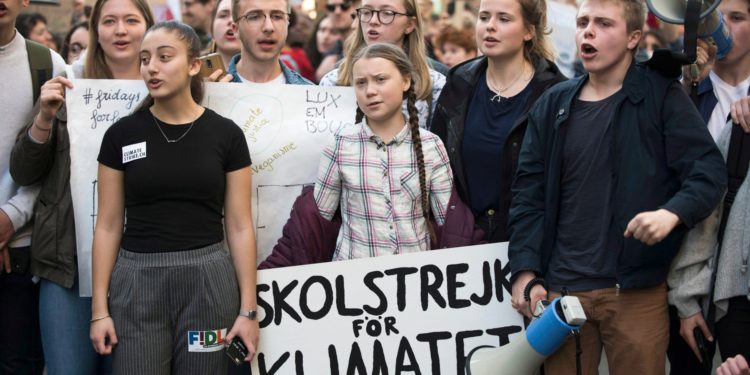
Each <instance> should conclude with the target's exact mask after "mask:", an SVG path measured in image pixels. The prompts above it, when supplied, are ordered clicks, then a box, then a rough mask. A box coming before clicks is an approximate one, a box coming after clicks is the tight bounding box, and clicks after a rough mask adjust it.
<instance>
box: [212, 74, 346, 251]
mask: <svg viewBox="0 0 750 375" xmlns="http://www.w3.org/2000/svg"><path fill="white" fill-rule="evenodd" d="M204 105H205V106H206V107H208V108H211V109H213V110H214V111H216V112H217V113H219V114H220V115H222V116H225V117H228V118H230V119H232V120H234V122H235V123H237V124H238V125H239V126H240V127H241V128H242V129H243V131H244V132H245V136H246V137H247V145H248V147H249V148H250V157H251V158H252V160H253V166H252V170H253V213H254V217H253V220H254V224H255V236H256V240H257V244H258V261H259V262H260V261H262V260H263V259H265V258H266V257H267V256H268V254H270V253H271V249H272V248H273V246H274V245H275V244H276V241H278V239H279V237H280V236H281V229H282V227H283V226H284V224H285V223H286V221H287V219H289V212H290V211H291V209H292V205H293V204H294V200H295V199H296V198H297V196H299V194H300V193H301V192H302V188H303V187H304V186H306V185H311V184H314V183H315V179H316V178H317V173H318V164H319V161H320V155H321V154H322V153H323V148H324V147H325V146H326V145H328V144H329V143H330V142H331V140H332V138H333V134H335V133H336V131H338V130H339V129H341V128H344V127H347V126H353V123H354V116H355V113H356V108H357V107H356V102H355V98H354V93H353V90H352V89H351V88H350V87H319V86H300V85H278V86H274V87H271V88H268V87H263V88H262V89H260V88H258V87H257V86H255V85H247V84H243V85H240V84H232V83H211V84H207V85H206V100H205V102H204ZM313 129H314V130H313Z"/></svg>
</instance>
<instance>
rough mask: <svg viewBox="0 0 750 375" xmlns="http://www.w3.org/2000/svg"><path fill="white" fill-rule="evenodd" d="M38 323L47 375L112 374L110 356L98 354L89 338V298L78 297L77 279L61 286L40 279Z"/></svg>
mask: <svg viewBox="0 0 750 375" xmlns="http://www.w3.org/2000/svg"><path fill="white" fill-rule="evenodd" d="M40 284H41V287H40V291H39V323H40V327H41V331H42V346H43V347H44V359H45V360H46V361H47V374H48V375H68V374H72V375H77V374H97V375H105V374H106V375H108V374H111V373H112V358H111V357H109V356H106V357H105V356H100V355H98V354H96V352H95V351H94V347H93V345H92V344H91V340H90V339H89V320H90V319H91V298H90V297H79V296H78V279H77V278H76V281H75V283H74V284H73V287H72V288H70V289H68V288H63V287H62V286H60V285H57V284H55V283H53V282H51V281H49V280H45V279H42V281H41V283H40Z"/></svg>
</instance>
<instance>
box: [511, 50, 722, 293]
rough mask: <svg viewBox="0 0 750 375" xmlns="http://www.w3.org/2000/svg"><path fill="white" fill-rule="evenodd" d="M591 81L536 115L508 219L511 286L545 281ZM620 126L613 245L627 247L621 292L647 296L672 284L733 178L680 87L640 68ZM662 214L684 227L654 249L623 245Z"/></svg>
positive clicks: (579, 81)
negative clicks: (574, 118)
mask: <svg viewBox="0 0 750 375" xmlns="http://www.w3.org/2000/svg"><path fill="white" fill-rule="evenodd" d="M587 79H588V75H584V76H581V77H577V78H575V79H573V80H570V81H568V82H565V83H562V84H560V85H557V86H555V87H553V88H551V89H550V90H549V91H547V93H545V94H544V96H542V98H540V99H539V101H537V104H536V106H535V107H534V108H533V109H532V110H531V112H530V114H529V124H528V128H527V131H526V137H525V138H524V140H523V145H522V148H521V154H520V160H519V164H518V173H517V175H516V180H515V182H514V184H513V202H512V205H511V209H510V227H511V238H510V245H509V249H508V255H509V258H510V266H511V272H512V279H514V278H515V276H516V275H517V274H518V272H520V271H526V270H530V271H534V272H536V273H538V274H540V275H542V276H543V275H544V274H545V273H546V272H547V266H548V263H549V259H550V256H551V255H552V251H553V249H554V243H555V237H556V229H557V218H558V215H564V214H565V213H564V212H558V209H559V200H560V196H559V194H560V177H561V165H562V149H563V144H564V142H565V134H566V129H567V127H568V122H567V120H568V116H569V115H570V106H571V102H572V101H573V99H574V98H575V97H577V96H578V93H579V91H580V90H581V87H582V86H583V84H584V83H585V82H586V80H587ZM622 91H623V93H624V95H622V99H621V100H620V101H619V102H618V103H617V109H616V110H615V111H616V112H615V116H614V119H613V123H612V124H611V125H610V126H611V129H612V130H613V137H612V145H611V147H610V150H611V152H612V167H611V171H612V176H613V185H614V186H613V188H612V189H613V195H612V197H613V198H612V200H611V202H610V204H611V205H612V207H611V210H612V213H613V217H612V221H611V223H610V225H609V236H612V237H611V238H619V239H620V240H621V241H622V243H621V246H620V248H621V252H620V254H619V255H618V261H617V274H616V279H617V283H618V285H619V286H620V287H622V288H645V287H652V286H656V285H659V284H660V283H662V282H664V280H665V279H666V276H667V273H668V271H669V266H670V263H671V262H672V258H673V257H674V256H675V254H676V253H677V251H678V250H679V247H680V244H681V242H682V238H683V236H684V234H685V232H686V230H687V229H688V228H690V227H693V226H694V225H695V224H696V223H698V222H700V221H701V220H702V219H703V218H705V217H707V216H708V215H709V214H710V213H711V212H712V210H713V209H714V208H715V207H716V205H717V204H718V203H719V200H720V199H721V197H722V194H723V193H724V189H725V186H726V175H727V172H726V168H725V165H724V160H723V159H722V156H721V154H720V153H719V150H718V149H717V148H716V145H715V144H714V141H713V139H712V138H711V135H710V134H709V133H708V130H707V129H706V125H705V124H704V123H703V120H702V119H701V116H700V115H699V114H698V111H697V110H696V109H695V106H694V105H693V103H692V102H691V101H690V99H689V98H688V96H687V94H685V92H684V91H683V89H682V87H680V84H679V82H677V80H676V79H670V78H667V77H665V76H662V75H660V74H658V73H657V72H656V71H654V70H651V69H650V68H647V67H646V66H644V65H641V64H635V63H634V64H632V65H631V66H630V68H629V69H628V72H627V74H626V76H625V80H624V82H623V86H622ZM659 208H664V209H667V210H669V211H670V212H672V213H674V214H676V215H677V216H678V217H679V218H680V220H681V222H682V224H681V225H678V226H677V227H676V228H675V229H674V230H673V231H672V232H671V233H670V234H669V235H668V236H667V237H666V238H664V239H663V240H662V241H661V242H659V243H657V244H655V245H653V246H647V245H645V244H643V243H641V242H640V241H638V240H635V239H633V238H632V237H631V238H627V239H626V238H624V236H623V233H624V232H625V228H626V227H627V224H628V222H629V221H630V220H631V219H632V218H633V217H634V216H635V215H636V214H638V213H641V212H644V211H653V210H656V209H659Z"/></svg>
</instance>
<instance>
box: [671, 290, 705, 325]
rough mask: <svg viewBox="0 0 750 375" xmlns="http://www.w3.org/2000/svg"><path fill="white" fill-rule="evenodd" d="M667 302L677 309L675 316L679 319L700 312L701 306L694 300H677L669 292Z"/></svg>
mask: <svg viewBox="0 0 750 375" xmlns="http://www.w3.org/2000/svg"><path fill="white" fill-rule="evenodd" d="M669 302H670V303H671V304H672V305H674V307H676V308H677V315H679V316H680V319H685V318H688V317H690V316H693V315H695V314H697V313H699V312H701V306H700V305H699V304H698V301H697V300H696V299H695V298H689V297H688V298H684V299H683V298H678V297H677V296H675V295H674V294H673V293H671V292H670V293H669Z"/></svg>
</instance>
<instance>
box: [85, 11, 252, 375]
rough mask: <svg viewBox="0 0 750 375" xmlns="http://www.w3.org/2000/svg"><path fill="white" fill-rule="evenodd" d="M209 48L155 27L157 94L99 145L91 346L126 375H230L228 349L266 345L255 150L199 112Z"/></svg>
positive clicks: (152, 71)
mask: <svg viewBox="0 0 750 375" xmlns="http://www.w3.org/2000/svg"><path fill="white" fill-rule="evenodd" d="M200 48H201V45H200V39H199V38H198V35H197V34H196V33H195V31H194V30H193V29H192V28H191V27H189V26H187V25H185V24H183V23H180V22H176V21H169V22H162V23H159V24H156V25H154V26H153V27H151V28H150V29H149V31H148V32H147V33H146V36H145V37H144V38H143V43H142V44H141V50H140V59H141V68H140V71H141V75H142V77H143V81H144V82H145V83H146V86H147V87H148V91H149V96H148V97H147V98H146V100H145V101H144V103H143V104H142V105H141V107H140V108H139V109H138V110H136V112H134V113H133V114H131V115H130V116H127V117H124V118H122V119H120V120H119V121H117V122H116V123H115V124H114V125H112V126H111V127H110V128H109V129H107V132H106V133H105V135H104V138H103V140H102V146H101V151H100V152H99V159H98V160H99V173H98V177H97V179H98V192H99V211H98V217H97V221H96V228H95V230H94V245H93V253H92V256H93V288H94V289H93V301H92V306H93V307H92V312H93V318H92V319H91V341H92V343H93V344H94V347H95V349H96V351H97V352H98V353H101V354H110V353H112V354H113V369H114V372H115V373H117V374H170V373H172V374H223V373H226V371H227V364H228V361H227V359H226V357H225V355H224V347H225V345H226V344H227V343H229V342H232V340H233V339H234V338H235V337H236V338H238V339H240V340H242V342H243V343H244V344H245V346H246V347H247V348H248V352H249V353H248V355H247V357H246V358H245V360H246V361H249V360H250V359H251V358H252V356H253V355H254V353H255V350H256V349H255V348H256V347H257V343H258V335H259V332H260V328H259V326H258V321H257V319H255V315H256V311H255V310H256V292H255V280H256V278H255V264H256V262H255V232H254V228H253V224H252V223H253V222H252V215H251V212H250V206H251V203H250V202H251V178H252V173H251V170H250V164H251V162H250V152H249V151H248V148H247V142H246V141H245V136H244V134H243V133H242V130H241V129H240V128H239V127H238V126H237V125H236V124H235V123H234V122H233V121H232V120H229V119H226V118H224V117H221V116H219V115H218V114H216V113H215V112H214V111H212V110H210V109H207V108H204V107H203V106H201V105H200V102H201V101H202V99H203V80H202V78H201V77H200V76H199V74H198V73H199V72H200V67H201V61H200V60H199V59H198V57H199V56H200ZM126 221H127V226H125V222H126ZM224 233H226V244H227V245H228V247H229V254H227V252H226V251H225V250H224V246H223V243H224ZM230 255H231V257H230Z"/></svg>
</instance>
